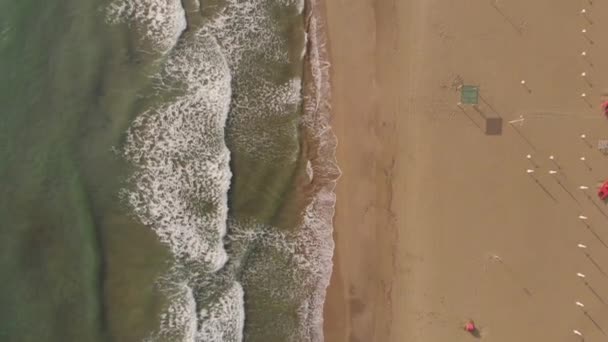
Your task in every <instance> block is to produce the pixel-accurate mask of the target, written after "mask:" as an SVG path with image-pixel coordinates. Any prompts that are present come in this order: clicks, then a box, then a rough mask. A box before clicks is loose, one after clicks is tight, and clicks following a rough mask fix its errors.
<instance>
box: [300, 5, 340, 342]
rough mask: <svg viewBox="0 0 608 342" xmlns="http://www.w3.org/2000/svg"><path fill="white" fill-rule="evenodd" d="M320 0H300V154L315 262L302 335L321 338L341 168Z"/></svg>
mask: <svg viewBox="0 0 608 342" xmlns="http://www.w3.org/2000/svg"><path fill="white" fill-rule="evenodd" d="M322 6H323V3H322V1H321V0H305V5H304V12H303V14H304V27H305V32H306V35H307V39H306V54H305V57H304V68H303V77H302V85H303V88H302V108H303V114H302V126H301V127H302V133H303V139H302V140H303V146H302V148H303V157H304V158H306V160H307V163H308V166H309V168H308V169H309V172H311V174H309V176H310V177H311V178H310V183H309V184H308V185H306V186H305V187H304V188H305V189H306V191H305V192H306V193H307V194H308V195H307V197H308V200H307V202H308V204H307V207H306V208H305V210H304V212H303V213H304V222H303V231H302V233H303V235H307V236H306V237H304V239H305V240H310V241H313V243H312V244H311V243H310V241H309V242H308V243H306V245H308V246H309V248H312V249H313V250H309V253H310V254H309V255H312V260H313V263H314V264H315V273H317V276H316V277H318V278H317V279H316V280H317V282H316V284H315V286H316V288H314V289H312V293H311V295H310V298H309V300H308V303H306V308H305V310H306V311H308V312H306V313H305V314H304V315H305V317H306V323H305V325H306V326H307V327H306V329H307V330H308V332H307V337H308V340H309V341H312V342H316V341H323V340H324V333H323V308H324V303H325V298H326V289H327V287H328V286H329V281H330V277H331V273H332V268H333V263H332V256H333V252H334V241H333V239H332V233H333V218H334V213H335V205H336V196H335V187H336V182H337V181H338V178H340V175H341V171H340V169H339V167H338V165H337V161H336V155H335V151H336V147H337V143H338V142H337V138H336V136H335V134H334V133H333V131H332V128H331V120H332V118H331V105H330V99H331V89H330V77H329V56H328V51H327V33H326V31H325V17H324V14H323V9H322Z"/></svg>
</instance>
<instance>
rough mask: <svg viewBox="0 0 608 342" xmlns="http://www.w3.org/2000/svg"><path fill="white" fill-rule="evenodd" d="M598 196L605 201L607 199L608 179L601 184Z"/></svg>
mask: <svg viewBox="0 0 608 342" xmlns="http://www.w3.org/2000/svg"><path fill="white" fill-rule="evenodd" d="M597 196H598V197H599V198H600V199H601V200H602V201H605V200H606V199H608V180H607V181H605V182H604V184H602V186H600V189H599V190H598V191H597Z"/></svg>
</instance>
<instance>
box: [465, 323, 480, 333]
mask: <svg viewBox="0 0 608 342" xmlns="http://www.w3.org/2000/svg"><path fill="white" fill-rule="evenodd" d="M464 330H466V331H468V332H470V333H472V332H474V331H475V330H477V328H476V327H475V322H473V321H472V320H471V321H468V322H467V324H465V325H464Z"/></svg>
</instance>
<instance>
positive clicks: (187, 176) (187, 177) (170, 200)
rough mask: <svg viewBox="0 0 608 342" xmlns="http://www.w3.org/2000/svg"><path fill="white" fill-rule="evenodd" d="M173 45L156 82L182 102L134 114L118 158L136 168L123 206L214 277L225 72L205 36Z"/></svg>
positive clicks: (222, 191)
mask: <svg viewBox="0 0 608 342" xmlns="http://www.w3.org/2000/svg"><path fill="white" fill-rule="evenodd" d="M196 38H197V39H195V40H193V41H192V42H189V43H188V44H180V45H179V46H178V47H177V48H176V49H175V51H174V52H172V53H171V55H170V56H169V59H168V60H167V63H166V67H165V69H164V70H163V73H162V75H161V76H159V79H160V80H161V84H162V86H163V87H177V88H182V89H183V90H184V92H183V94H182V95H178V96H176V97H175V98H174V99H172V100H171V101H168V102H165V103H163V104H162V105H160V106H158V107H154V108H152V109H149V110H148V111H146V112H144V113H142V114H141V115H139V116H138V117H137V118H136V119H135V120H134V122H133V124H132V127H131V128H130V129H129V132H128V135H127V143H126V146H125V155H126V156H127V157H128V159H129V160H131V161H132V162H133V163H134V164H135V165H137V166H138V169H137V171H136V172H135V175H134V177H133V180H134V184H135V187H136V191H133V192H131V193H129V194H128V199H129V202H130V203H131V205H132V206H133V208H134V210H135V213H136V214H137V215H138V217H139V218H140V220H141V221H142V222H143V223H144V224H146V225H149V226H150V227H152V228H153V229H154V230H155V231H156V233H157V234H158V235H159V237H160V239H161V241H163V242H165V243H166V244H167V245H168V246H169V247H170V248H171V250H172V252H173V254H174V255H175V256H176V257H178V258H182V259H185V260H186V261H194V262H204V263H205V264H206V265H207V266H208V267H209V269H210V270H217V269H219V268H221V267H222V265H223V264H224V262H225V261H226V253H225V251H224V249H223V244H222V238H223V236H224V234H225V232H226V226H225V222H226V214H227V191H228V188H229V186H230V176H231V174H230V169H229V165H228V164H229V160H230V155H229V151H228V149H227V148H226V146H225V144H224V140H223V134H224V133H223V131H224V124H225V121H226V115H227V112H228V107H229V102H230V93H231V92H230V71H229V69H228V67H227V65H226V62H225V59H224V57H223V55H222V53H221V51H220V50H219V47H218V46H217V43H216V42H215V41H214V39H213V38H212V37H209V36H207V35H204V34H201V35H199V36H198V37H196Z"/></svg>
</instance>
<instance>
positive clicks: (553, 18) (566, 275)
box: [324, 0, 608, 342]
mask: <svg viewBox="0 0 608 342" xmlns="http://www.w3.org/2000/svg"><path fill="white" fill-rule="evenodd" d="M325 7H326V8H325V9H326V17H327V27H328V36H329V42H330V47H329V48H330V54H331V62H332V67H331V78H332V108H333V114H332V115H333V123H332V125H333V128H334V132H335V133H336V135H337V137H338V141H339V145H338V150H337V159H338V163H339V165H340V168H341V169H342V177H341V179H340V180H339V182H338V187H337V207H336V216H335V233H334V238H335V241H336V250H335V255H334V270H333V275H332V280H331V283H330V287H329V289H328V295H327V300H326V304H325V315H324V317H325V340H326V341H328V342H347V341H348V342H368V341H379V342H385V341H394V342H397V341H408V342H435V341H437V342H439V341H473V340H475V339H476V337H475V336H471V335H469V334H468V333H466V332H465V331H463V329H462V326H463V324H464V322H465V321H466V320H467V319H473V320H475V322H476V323H477V325H478V327H479V333H480V336H479V337H478V338H480V339H482V340H488V341H496V342H502V341H505V342H506V341H564V342H566V341H579V340H580V339H577V336H576V335H575V334H574V333H573V332H572V330H573V329H576V330H578V331H580V332H581V333H582V334H583V335H584V336H585V340H586V341H600V340H603V339H606V336H605V335H606V334H608V305H606V304H605V303H608V276H606V275H605V274H604V272H606V273H607V274H608V247H606V246H605V243H606V244H608V207H606V205H605V204H604V203H602V202H600V201H599V200H598V199H597V196H596V189H597V187H598V183H599V182H602V181H604V180H605V179H608V157H606V156H604V155H603V154H602V153H600V151H598V149H597V144H598V141H599V140H608V120H606V119H605V118H604V117H603V115H602V113H601V110H600V103H601V100H602V99H603V97H602V94H603V93H604V92H605V91H606V90H607V89H608V81H606V80H608V62H607V61H608V43H606V39H604V37H602V35H601V33H602V32H608V23H607V22H606V21H605V20H603V19H602V17H603V14H605V13H608V12H607V11H608V4H606V3H600V2H598V1H593V4H591V3H590V2H589V1H588V0H580V1H564V0H559V1H550V0H539V1H534V2H530V1H525V0H512V1H508V2H507V1H488V0H474V1H471V2H468V3H467V4H463V3H462V2H457V1H439V0H426V1H420V0H409V1H390V0H386V1H382V0H380V1H369V0H351V1H342V0H336V1H326V4H325ZM582 9H585V10H586V11H585V13H581V10H582ZM583 29H585V30H586V32H585V33H583V32H582V31H581V30H583ZM583 51H584V52H585V56H583V55H582V52H583ZM583 72H585V77H583V76H581V75H582V74H581V73H583ZM522 80H525V84H522V83H521V81H522ZM463 85H473V86H477V87H479V99H478V104H477V105H475V106H474V105H471V104H462V105H461V106H458V105H457V104H458V103H459V102H460V101H461V98H460V90H461V88H460V87H461V86H463ZM583 93H584V94H585V96H582V94H583ZM488 118H499V119H500V118H501V119H502V120H503V125H502V132H501V134H498V135H487V134H486V127H485V125H486V120H487V119H488ZM522 119H523V120H522ZM514 120H515V121H514ZM509 121H512V123H509ZM581 134H585V138H584V139H583V138H581ZM527 155H530V158H527V157H526V156H527ZM550 156H553V159H549V157H550ZM581 157H584V158H585V160H584V161H582V160H581ZM527 170H532V172H527ZM580 186H586V187H588V188H589V189H588V190H586V191H585V190H581V189H579V187H580ZM579 216H582V217H584V218H586V219H581V218H579ZM578 244H583V245H584V246H586V247H587V248H579V247H577V245H578ZM577 273H581V274H583V275H585V278H581V277H578V276H577ZM577 301H579V302H580V303H583V304H584V307H579V306H577V305H576V304H575V302H577Z"/></svg>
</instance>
